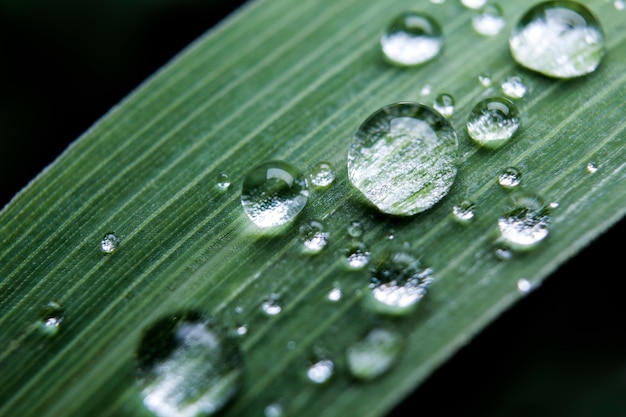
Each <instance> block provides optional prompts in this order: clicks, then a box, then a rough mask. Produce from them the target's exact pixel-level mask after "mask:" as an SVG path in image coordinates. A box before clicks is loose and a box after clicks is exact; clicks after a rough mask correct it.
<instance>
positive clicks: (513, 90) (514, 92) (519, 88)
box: [501, 75, 528, 99]
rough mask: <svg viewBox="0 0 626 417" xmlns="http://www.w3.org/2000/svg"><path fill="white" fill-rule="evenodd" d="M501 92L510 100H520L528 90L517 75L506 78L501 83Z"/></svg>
mask: <svg viewBox="0 0 626 417" xmlns="http://www.w3.org/2000/svg"><path fill="white" fill-rule="evenodd" d="M501 87H502V92H503V93H504V94H506V95H507V96H508V97H510V98H516V99H517V98H522V97H524V96H525V95H526V92H527V91H528V88H527V87H526V85H525V84H524V81H522V77H520V76H519V75H511V76H508V77H507V78H506V79H505V80H504V81H503V82H502V85H501Z"/></svg>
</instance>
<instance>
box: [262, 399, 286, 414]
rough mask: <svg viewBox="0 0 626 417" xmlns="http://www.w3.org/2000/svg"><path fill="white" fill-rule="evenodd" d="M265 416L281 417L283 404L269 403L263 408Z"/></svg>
mask: <svg viewBox="0 0 626 417" xmlns="http://www.w3.org/2000/svg"><path fill="white" fill-rule="evenodd" d="M263 413H264V415H265V417H282V415H283V405H282V404H281V403H278V402H276V403H271V404H270V405H268V406H267V407H265V410H264V412H263Z"/></svg>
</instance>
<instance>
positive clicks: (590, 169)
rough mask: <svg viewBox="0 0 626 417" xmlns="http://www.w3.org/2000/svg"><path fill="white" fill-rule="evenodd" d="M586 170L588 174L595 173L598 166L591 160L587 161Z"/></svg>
mask: <svg viewBox="0 0 626 417" xmlns="http://www.w3.org/2000/svg"><path fill="white" fill-rule="evenodd" d="M587 172H589V173H590V174H595V173H596V172H598V166H597V165H596V164H595V163H593V162H589V163H588V164H587Z"/></svg>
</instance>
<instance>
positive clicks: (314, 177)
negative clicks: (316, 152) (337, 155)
mask: <svg viewBox="0 0 626 417" xmlns="http://www.w3.org/2000/svg"><path fill="white" fill-rule="evenodd" d="M310 177H311V184H313V185H314V186H316V187H318V188H324V187H328V186H329V185H330V184H332V183H333V182H334V181H335V173H334V172H333V167H332V165H331V164H330V163H329V162H319V163H317V164H315V166H313V168H312V169H311V174H310Z"/></svg>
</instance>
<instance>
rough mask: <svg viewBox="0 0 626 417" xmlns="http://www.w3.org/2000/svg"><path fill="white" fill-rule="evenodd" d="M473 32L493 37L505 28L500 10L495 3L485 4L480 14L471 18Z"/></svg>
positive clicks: (504, 21)
mask: <svg viewBox="0 0 626 417" xmlns="http://www.w3.org/2000/svg"><path fill="white" fill-rule="evenodd" d="M472 26H473V27H474V30H475V31H476V32H478V33H480V34H481V35H485V36H494V35H497V34H498V33H500V31H501V30H502V29H503V28H504V26H506V20H504V16H503V15H502V9H501V8H500V6H499V5H497V4H495V3H487V4H485V5H484V6H483V7H482V8H481V9H480V12H479V13H478V14H477V15H476V16H474V17H473V18H472Z"/></svg>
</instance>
